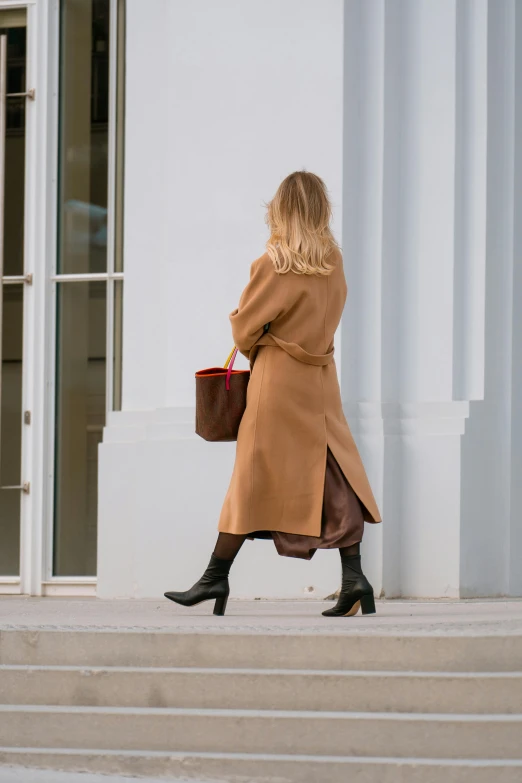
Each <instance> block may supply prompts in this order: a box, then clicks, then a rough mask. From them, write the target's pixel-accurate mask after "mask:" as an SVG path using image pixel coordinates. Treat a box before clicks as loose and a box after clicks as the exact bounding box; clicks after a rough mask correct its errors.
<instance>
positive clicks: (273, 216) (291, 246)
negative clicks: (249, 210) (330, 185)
mask: <svg viewBox="0 0 522 783" xmlns="http://www.w3.org/2000/svg"><path fill="white" fill-rule="evenodd" d="M331 218H332V208H331V205H330V200H329V198H328V191H327V190H326V186H325V184H324V182H323V180H322V179H321V178H320V177H318V176H317V175H316V174H310V173H309V172H308V171H294V173H293V174H289V176H288V177H286V179H284V180H283V182H282V183H281V184H280V185H279V187H278V189H277V193H276V194H275V196H274V198H273V199H272V201H270V202H269V203H268V204H267V215H266V221H267V223H268V227H269V229H270V238H269V240H268V242H267V243H266V249H267V252H268V255H269V256H270V258H271V259H272V262H273V264H274V267H275V270H276V272H278V273H279V274H282V275H284V274H286V273H287V272H295V273H296V274H298V275H329V274H330V272H331V271H332V270H333V268H334V266H333V264H329V263H328V261H327V260H326V259H327V257H328V256H329V255H330V253H331V252H332V250H333V249H334V248H337V247H338V245H337V242H336V241H335V239H334V237H333V234H332V232H331V230H330V220H331Z"/></svg>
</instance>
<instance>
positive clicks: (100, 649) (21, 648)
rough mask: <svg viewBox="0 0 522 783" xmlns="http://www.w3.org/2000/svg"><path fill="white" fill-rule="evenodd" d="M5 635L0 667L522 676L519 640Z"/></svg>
mask: <svg viewBox="0 0 522 783" xmlns="http://www.w3.org/2000/svg"><path fill="white" fill-rule="evenodd" d="M347 629H348V630H347V631H346V632H345V633H342V634H340V633H339V634H336V635H330V634H324V635H323V634H314V635H310V634H305V633H293V634H277V633H267V632H266V631H264V632H262V633H255V632H252V633H237V632H223V633H209V632H204V633H202V632H195V633H191V632H186V631H181V632H170V631H166V632H162V631H150V630H141V631H139V630H136V631H134V630H133V631H130V630H129V631H123V630H102V629H99V630H75V629H68V630H47V629H46V630H0V664H18V665H30V666H34V665H37V666H38V665H40V666H41V665H62V666H146V667H158V666H159V667H171V666H176V667H198V668H215V667H225V666H226V667H227V668H245V667H251V668H255V669H319V670H325V669H341V670H368V671H371V670H378V671H383V670H386V671H390V670H393V671H425V672H459V671H461V672H510V671H511V672H516V671H522V636H520V635H513V636H510V635H506V636H407V635H402V636H401V635H399V636H391V635H383V636H377V635H366V636H365V635H362V634H356V633H353V632H350V630H349V627H348V626H347Z"/></svg>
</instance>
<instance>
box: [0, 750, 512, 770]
mask: <svg viewBox="0 0 522 783" xmlns="http://www.w3.org/2000/svg"><path fill="white" fill-rule="evenodd" d="M0 753H8V754H10V755H22V754H24V753H25V754H28V755H29V754H31V755H48V756H50V755H52V756H55V755H60V756H91V755H93V754H95V755H96V756H105V757H115V756H116V757H117V756H120V757H126V758H140V757H143V756H148V757H151V758H160V759H184V758H197V759H225V760H226V759H230V760H241V759H245V760H250V761H296V762H307V761H314V762H320V763H332V762H335V763H343V764H350V763H351V764H353V763H357V764H392V765H397V766H401V765H405V764H415V765H421V766H427V767H429V766H447V767H461V766H469V767H480V766H484V765H488V766H491V767H492V768H495V767H503V766H506V767H522V759H490V758H487V757H484V758H480V759H476V758H470V759H466V758H459V759H446V758H440V759H439V758H425V757H422V756H421V757H417V756H403V757H400V756H332V755H330V756H328V755H325V756H323V755H312V754H302V753H301V754H299V753H296V754H288V753H221V752H220V753H217V752H202V751H191V750H189V751H179V750H177V751H162V750H106V749H103V748H88V749H85V748H38V747H36V748H35V747H31V746H29V747H20V746H17V747H16V748H11V747H2V746H0Z"/></svg>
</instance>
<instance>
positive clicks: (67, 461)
mask: <svg viewBox="0 0 522 783" xmlns="http://www.w3.org/2000/svg"><path fill="white" fill-rule="evenodd" d="M57 299H58V311H57V346H56V351H57V359H56V362H57V364H56V390H57V397H56V435H55V437H56V447H55V451H56V458H55V459H56V465H55V510H54V575H55V576H94V575H95V574H96V538H97V491H98V490H97V488H98V444H99V443H100V442H101V440H102V432H103V427H104V425H105V373H106V314H107V284H106V283H101V282H81V283H80V282H78V283H60V284H59V285H58V294H57Z"/></svg>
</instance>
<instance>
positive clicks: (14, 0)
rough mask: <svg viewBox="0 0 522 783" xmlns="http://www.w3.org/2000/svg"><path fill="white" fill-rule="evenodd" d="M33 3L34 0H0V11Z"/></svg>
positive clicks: (33, 4)
mask: <svg viewBox="0 0 522 783" xmlns="http://www.w3.org/2000/svg"><path fill="white" fill-rule="evenodd" d="M45 1H46V0H44V2H45ZM35 5H36V0H0V11H5V10H7V9H9V8H26V7H29V6H35Z"/></svg>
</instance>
